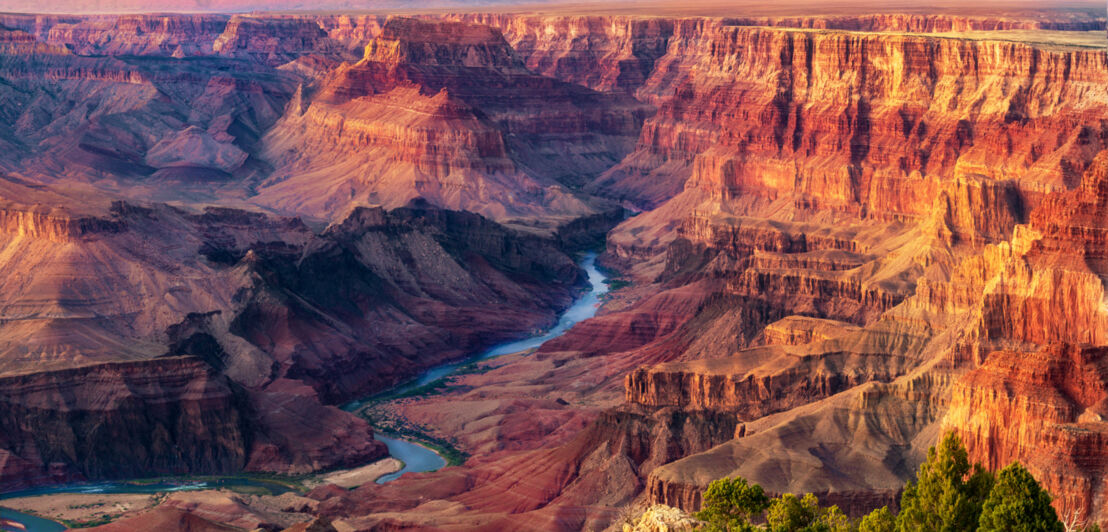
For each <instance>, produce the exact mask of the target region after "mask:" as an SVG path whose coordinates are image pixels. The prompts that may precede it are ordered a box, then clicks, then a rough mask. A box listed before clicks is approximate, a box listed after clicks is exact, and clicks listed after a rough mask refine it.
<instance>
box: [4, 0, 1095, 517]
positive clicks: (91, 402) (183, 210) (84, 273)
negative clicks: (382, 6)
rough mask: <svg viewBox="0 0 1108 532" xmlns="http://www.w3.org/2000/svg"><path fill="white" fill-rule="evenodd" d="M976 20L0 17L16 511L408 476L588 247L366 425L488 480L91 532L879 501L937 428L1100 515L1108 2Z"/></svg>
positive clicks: (1070, 510)
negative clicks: (396, 465)
mask: <svg viewBox="0 0 1108 532" xmlns="http://www.w3.org/2000/svg"><path fill="white" fill-rule="evenodd" d="M990 9H991V8H989V7H988V6H985V7H979V8H973V9H969V8H945V9H942V10H939V11H938V12H935V13H921V12H916V11H914V10H907V11H905V10H900V11H898V10H895V9H887V10H884V11H881V12H876V13H875V12H866V13H856V12H850V11H849V10H846V11H844V12H842V13H831V14H828V15H823V16H805V15H794V14H791V13H790V14H781V15H775V14H772V13H765V11H764V10H763V11H751V12H750V13H730V12H728V13H722V14H720V15H719V16H670V14H669V12H668V11H667V12H659V13H638V12H636V13H620V14H611V15H606V14H597V13H588V14H576V13H559V12H551V13H546V14H526V13H524V14H514V13H504V12H490V13H464V14H431V13H424V14H420V15H418V16H389V15H341V14H320V15H308V14H302V15H269V14H249V15H246V14H239V15H221V14H198V15H88V16H80V15H19V14H6V15H0V80H2V82H0V116H2V117H3V120H0V148H2V149H0V288H2V289H0V294H2V295H0V316H2V319H0V332H2V333H3V334H0V338H2V340H0V404H2V405H3V407H2V408H0V490H11V489H18V488H23V487H27V486H36V485H43V484H51V483H60V482H70V481H77V480H95V479H112V478H131V477H140V476H151V475H161V474H201V473H203V474H223V473H227V474H232V473H239V472H244V471H247V472H265V473H278V474H306V473H311V472H315V471H320V470H326V469H337V468H347V467H355V466H360V465H363V464H365V463H367V462H369V461H372V460H374V459H377V458H380V457H383V456H384V455H385V454H386V450H385V449H384V448H383V446H382V445H381V444H379V443H377V442H376V441H374V440H373V438H372V434H373V428H372V427H371V426H370V425H369V424H368V423H367V421H366V419H363V418H362V417H359V416H357V415H353V414H351V413H347V412H344V411H342V410H340V409H338V408H336V406H335V405H338V404H343V403H345V402H347V401H350V400H353V399H357V398H363V397H367V396H372V395H375V394H377V393H379V392H382V391H385V390H388V389H390V388H391V387H393V386H395V385H396V384H397V383H400V382H402V381H404V380H406V379H408V378H410V377H412V376H414V375H416V374H418V373H419V372H421V371H422V370H423V369H426V368H428V367H431V366H433V365H436V364H440V363H443V362H447V361H451V360H454V359H458V358H460V357H463V356H465V355H466V354H468V353H472V352H475V351H478V350H480V349H482V348H484V347H486V346H489V345H491V344H494V343H496V342H498V341H502V340H504V339H509V338H516V337H521V336H525V335H528V334H530V333H532V332H533V331H535V330H538V329H541V328H543V327H546V326H549V325H552V324H553V323H554V320H555V317H556V316H557V314H558V312H559V311H560V310H562V309H564V308H565V307H567V306H568V305H569V304H570V302H571V301H572V300H573V298H574V295H575V294H577V293H579V291H580V290H582V289H583V286H584V283H585V279H584V276H583V273H582V272H581V270H580V269H579V268H578V267H577V266H576V265H575V264H574V256H575V253H577V252H579V251H581V250H583V249H586V248H588V247H590V246H596V245H597V244H598V243H599V242H601V241H604V240H605V238H606V247H605V251H604V253H603V254H602V255H601V256H600V259H599V260H600V262H601V263H602V264H603V265H604V266H605V267H606V268H608V270H610V271H611V272H612V274H613V275H614V276H617V277H618V279H619V281H620V282H619V283H618V284H615V285H613V286H614V287H618V289H616V290H614V291H613V292H612V293H611V295H610V296H608V297H606V299H605V300H604V301H603V304H602V306H601V308H600V311H599V312H598V314H597V316H596V317H594V318H591V319H589V320H586V321H584V322H581V323H579V324H578V325H577V326H576V327H574V328H573V329H571V330H570V331H569V332H567V333H566V334H564V335H562V336H559V337H557V338H555V339H554V340H551V341H549V342H547V343H546V344H544V345H543V346H542V347H541V348H539V349H538V350H537V351H536V352H534V353H530V354H516V355H509V356H505V357H502V358H499V359H496V360H494V361H490V362H486V363H484V364H482V365H481V366H479V368H478V370H477V371H474V372H470V373H467V374H465V375H462V376H458V377H455V378H453V379H452V380H450V381H448V382H447V384H446V385H445V387H444V388H442V389H441V390H439V391H440V393H437V394H433V395H425V396H416V397H409V398H403V399H396V400H385V401H382V402H379V403H377V404H375V405H374V406H373V408H374V409H375V410H374V412H375V415H382V414H383V415H386V416H387V417H389V418H390V419H398V420H403V422H404V423H406V424H407V425H408V426H411V427H416V428H418V430H419V431H420V432H422V433H425V434H427V435H429V436H431V437H434V438H436V439H438V440H439V441H444V442H448V443H449V444H450V445H452V446H454V447H456V448H457V449H458V450H460V451H462V452H464V453H467V454H468V455H469V458H468V460H466V461H465V463H464V464H462V465H460V466H456V467H449V468H446V469H444V470H441V471H438V472H434V473H423V474H416V475H406V476H405V477H403V478H401V479H399V480H397V481H394V482H390V483H388V484H384V485H376V484H367V485H363V486H361V487H358V488H355V489H353V490H347V489H345V488H338V487H335V486H322V487H318V488H316V489H314V490H312V491H311V492H310V493H308V494H307V496H306V498H298V499H297V500H298V502H297V504H296V505H294V506H296V508H297V509H296V511H294V512H291V513H292V514H296V515H297V516H298V517H295V518H289V517H288V516H285V517H281V518H280V519H276V520H273V519H270V517H271V516H272V515H274V514H272V512H270V510H269V509H267V508H268V507H263V506H264V505H261V506H259V504H261V503H259V502H258V500H253V499H250V500H248V499H247V498H240V497H230V498H229V496H226V495H211V494H209V495H205V494H199V495H196V496H194V497H193V496H188V497H176V498H172V499H171V500H170V501H169V502H167V503H165V504H163V505H161V506H159V507H157V508H155V509H152V510H148V511H143V512H139V513H137V514H134V515H126V516H124V517H123V519H122V520H121V521H118V522H116V523H113V524H112V525H109V529H136V528H151V527H156V528H165V527H171V528H172V527H178V528H181V529H185V528H189V527H193V528H199V529H213V530H230V529H235V528H243V527H246V528H251V527H256V526H263V525H264V526H265V527H268V528H275V529H280V528H283V527H285V526H287V525H289V524H291V523H293V522H299V523H300V524H296V525H293V528H292V529H295V530H303V529H309V528H311V527H316V528H319V527H324V526H325V525H326V524H328V523H330V524H332V525H333V526H334V527H335V529H342V530H347V529H349V530H369V529H391V528H430V529H438V530H442V529H459V530H460V529H473V528H476V527H484V528H495V529H518V530H535V529H557V530H578V529H603V528H605V527H608V526H611V525H613V524H616V523H617V522H618V520H619V518H620V515H621V512H623V511H624V509H625V508H628V507H631V506H634V507H645V506H652V505H666V506H671V507H675V508H679V509H681V510H685V511H694V510H696V509H697V507H698V505H699V502H700V501H699V496H700V495H699V494H700V492H701V490H702V489H703V488H704V487H705V486H707V484H708V483H709V482H711V481H712V480H714V479H716V478H720V477H724V476H731V475H742V476H744V477H746V478H748V479H750V480H752V481H754V482H758V483H760V484H761V485H763V486H764V487H765V488H766V489H767V490H768V491H770V492H773V493H782V492H814V493H816V494H817V495H819V497H820V499H821V501H824V502H828V503H834V504H839V505H840V506H841V507H842V508H843V509H844V510H846V511H847V512H848V513H853V514H858V513H862V512H867V511H868V510H870V509H872V508H874V507H877V506H881V505H885V504H892V505H894V506H895V504H896V501H897V499H898V491H897V490H898V489H899V488H900V487H901V486H903V484H904V482H905V481H906V480H909V479H911V478H912V476H913V475H914V472H915V470H916V468H917V467H918V464H919V463H920V461H921V460H922V458H923V456H924V454H925V452H926V449H927V448H928V446H930V445H932V444H933V443H934V442H935V441H936V440H937V438H938V437H939V435H940V434H942V433H943V432H944V431H948V430H952V431H955V432H958V433H959V434H960V435H961V436H962V438H963V440H964V441H965V442H966V443H967V447H968V448H969V450H970V453H971V455H972V457H973V458H974V459H976V460H979V461H981V462H983V463H985V464H986V465H988V466H989V467H990V468H1000V467H1003V466H1005V465H1006V464H1007V463H1009V462H1010V461H1012V460H1020V461H1022V462H1023V463H1024V464H1025V465H1026V466H1027V467H1028V468H1029V470H1031V472H1032V473H1033V474H1035V476H1036V477H1037V478H1039V479H1040V480H1041V481H1042V483H1043V484H1044V486H1045V487H1046V488H1047V489H1048V490H1049V491H1051V493H1052V494H1053V495H1054V496H1055V506H1056V507H1057V508H1058V510H1059V511H1060V514H1061V515H1064V516H1067V518H1070V517H1072V520H1075V521H1089V522H1099V523H1101V524H1108V506H1105V505H1104V504H1103V501H1104V493H1105V490H1106V489H1108V486H1105V485H1104V483H1103V476H1104V472H1105V464H1106V463H1108V461H1106V460H1108V459H1106V458H1105V452H1104V447H1105V445H1104V443H1105V437H1106V436H1105V434H1108V428H1106V427H1108V424H1106V422H1105V421H1104V419H1103V416H1105V415H1108V414H1106V412H1105V405H1104V403H1105V397H1108V395H1106V394H1108V391H1106V390H1108V388H1106V385H1105V383H1106V382H1108V381H1106V380H1105V379H1106V378H1108V376H1106V374H1105V371H1104V368H1105V367H1106V366H1105V364H1106V363H1108V362H1106V358H1105V350H1106V349H1108V303H1106V302H1108V297H1106V295H1105V281H1106V279H1108V225H1106V220H1108V212H1106V209H1108V207H1106V205H1108V52H1106V48H1108V46H1106V44H1105V41H1104V36H1105V33H1104V32H1105V16H1104V11H1103V6H1100V5H1098V6H1095V9H1094V8H1092V7H1090V8H1083V7H1072V8H1027V9H1021V10H1009V11H1004V12H1001V11H997V10H992V11H990ZM555 11H556V10H555ZM625 209H626V211H630V213H631V214H633V216H629V217H626V218H625V217H624V215H625ZM301 499H302V500H301ZM285 513H289V512H285ZM309 521H310V523H311V524H310V525H309Z"/></svg>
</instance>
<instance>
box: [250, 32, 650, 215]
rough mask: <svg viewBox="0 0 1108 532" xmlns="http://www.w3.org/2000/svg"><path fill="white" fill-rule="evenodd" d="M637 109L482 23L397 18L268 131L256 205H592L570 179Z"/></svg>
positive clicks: (620, 146) (581, 208)
mask: <svg viewBox="0 0 1108 532" xmlns="http://www.w3.org/2000/svg"><path fill="white" fill-rule="evenodd" d="M301 94H302V95H304V94H306V92H302V93H301ZM641 119H642V107H641V106H640V105H638V104H637V103H635V102H633V101H632V100H630V99H629V98H626V97H617V96H613V95H604V94H598V93H595V92H592V91H589V90H587V89H583V88H581V87H578V86H574V85H569V84H566V83H563V82H559V81H556V80H553V79H550V78H544V77H540V76H537V75H534V74H532V73H530V72H529V71H528V70H526V69H525V68H524V67H523V65H522V64H521V62H520V61H519V60H518V59H517V58H516V57H515V55H514V52H513V51H512V49H511V48H510V47H509V45H508V44H507V42H506V41H505V40H504V38H503V37H502V36H501V35H500V33H499V32H497V31H496V30H493V29H490V28H489V27H487V26H479V25H467V24H463V23H456V22H428V21H418V20H414V19H403V18H396V19H392V20H390V21H389V22H388V23H387V24H386V25H385V27H384V28H383V30H382V33H381V34H380V35H379V36H378V37H376V38H375V39H374V40H373V41H371V42H370V44H368V45H367V46H366V51H365V58H364V59H363V60H362V61H360V62H358V63H356V64H353V65H346V66H342V67H340V68H338V69H337V70H336V71H335V72H334V73H333V74H332V75H330V76H329V78H328V79H327V80H326V82H325V83H323V84H322V85H321V86H320V87H319V88H318V89H317V90H316V91H315V94H314V95H313V96H311V98H310V100H309V99H308V98H307V97H306V96H302V99H301V100H299V101H298V102H294V105H291V106H290V107H289V111H288V113H287V114H286V116H285V117H284V118H283V119H282V120H281V122H280V123H279V124H278V125H277V126H276V127H275V128H274V129H273V130H272V131H271V132H270V133H269V135H268V136H267V137H266V139H265V144H266V149H265V157H266V159H267V160H269V161H270V162H271V163H272V164H273V165H274V166H275V167H276V168H277V169H276V170H275V172H274V174H273V176H272V177H270V178H269V180H267V181H266V182H265V183H263V185H262V187H261V188H260V189H259V190H260V196H259V201H261V202H264V203H266V204H268V205H273V206H274V207H277V208H281V209H286V210H291V211H297V212H305V213H309V214H313V215H316V216H318V215H320V213H323V212H338V211H341V210H342V209H343V208H345V207H347V206H349V205H357V204H378V205H384V206H390V207H391V206H398V205H403V204H404V203H406V202H407V201H409V200H410V199H412V198H413V197H421V198H423V199H426V200H427V201H430V202H431V203H433V204H435V205H439V206H443V207H447V208H454V209H466V210H471V211H474V212H479V213H482V214H484V215H487V216H490V217H492V218H494V219H498V220H509V219H516V218H537V217H542V215H545V216H546V217H555V218H557V217H561V218H562V220H563V221H564V220H566V219H568V218H569V217H576V216H581V215H585V214H589V213H593V212H596V211H597V209H598V207H597V206H594V205H592V204H591V202H589V201H588V200H587V199H585V198H582V197H578V196H577V195H575V194H574V193H572V192H571V191H570V190H569V189H568V188H567V185H568V186H573V185H576V184H580V183H582V182H585V181H588V180H589V179H590V178H591V177H592V176H595V175H597V174H599V173H600V171H602V170H603V169H605V168H607V167H608V166H610V165H612V164H614V163H615V161H617V160H618V159H619V158H621V157H622V156H623V154H625V153H626V152H627V151H628V150H629V149H630V142H631V140H632V138H633V136H634V135H636V134H637V132H638V126H639V124H640V123H641ZM352 153H354V154H357V156H355V157H351V154H352Z"/></svg>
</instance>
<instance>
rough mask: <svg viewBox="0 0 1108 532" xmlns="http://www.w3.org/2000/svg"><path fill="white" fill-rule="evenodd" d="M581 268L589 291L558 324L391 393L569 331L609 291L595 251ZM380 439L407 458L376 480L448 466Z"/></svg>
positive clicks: (414, 447)
mask: <svg viewBox="0 0 1108 532" xmlns="http://www.w3.org/2000/svg"><path fill="white" fill-rule="evenodd" d="M581 268H582V269H583V270H585V273H587V274H588V278H589V291H588V292H586V293H585V294H584V295H582V296H581V297H580V298H579V299H577V301H575V302H574V303H573V305H572V306H570V307H569V308H568V309H566V311H565V312H564V313H562V316H561V318H559V319H558V324H557V325H555V326H554V327H553V328H552V329H550V330H549V331H546V332H544V333H542V334H537V335H535V336H530V337H527V338H524V339H522V340H515V341H512V342H507V343H503V344H500V345H496V346H493V347H491V348H489V349H488V350H485V351H482V352H480V353H478V354H477V355H474V356H473V357H470V358H468V359H465V360H461V361H458V362H451V363H448V364H442V365H440V366H435V367H433V368H431V369H428V370H427V371H424V372H423V373H422V374H420V375H419V376H418V377H416V378H414V379H412V380H411V381H409V382H407V383H405V384H401V385H400V386H397V387H396V388H394V389H392V390H390V391H389V393H390V394H404V393H406V392H410V391H412V390H414V389H416V388H419V387H421V386H425V385H427V384H430V383H432V382H435V381H437V380H439V379H441V378H443V377H446V376H449V375H450V374H452V373H454V372H456V371H458V369H459V368H461V367H462V366H465V365H467V364H469V363H472V362H474V361H479V360H488V359H490V358H496V357H498V356H502V355H510V354H512V353H518V352H520V351H525V350H527V349H534V348H537V347H539V346H541V345H542V344H544V343H546V342H548V341H550V340H553V339H554V338H557V337H559V336H561V335H563V334H565V332H566V331H568V330H569V329H570V328H572V327H573V326H574V325H576V324H577V323H578V322H581V321H584V320H587V319H589V318H591V317H593V316H595V315H596V310H597V309H598V308H599V307H600V297H601V296H603V295H604V294H605V293H607V292H608V278H607V277H606V276H605V275H604V274H603V273H601V271H600V270H599V269H597V267H596V253H588V254H586V255H585V256H584V258H583V259H582V260H581ZM364 404H365V401H355V402H353V403H350V404H348V405H346V406H345V407H343V408H344V409H345V410H356V409H358V408H359V407H361V406H362V405H364ZM375 438H376V439H377V440H379V441H382V442H384V443H385V445H386V446H387V447H388V448H389V455H390V456H392V457H393V458H396V459H397V460H400V461H401V462H404V468H403V469H401V470H400V471H397V472H395V473H391V474H388V475H385V476H383V477H381V478H379V479H377V482H378V483H379V484H381V483H385V482H389V481H391V480H396V479H398V478H400V477H401V476H403V475H404V474H405V473H421V472H425V471H435V470H438V469H441V468H442V467H444V466H446V460H445V459H443V457H442V456H439V454H438V453H436V452H435V451H433V450H431V449H429V448H427V447H424V446H423V445H420V444H419V443H416V442H414V441H411V440H407V439H404V437H403V436H397V435H390V436H382V435H377V436H376V437H375Z"/></svg>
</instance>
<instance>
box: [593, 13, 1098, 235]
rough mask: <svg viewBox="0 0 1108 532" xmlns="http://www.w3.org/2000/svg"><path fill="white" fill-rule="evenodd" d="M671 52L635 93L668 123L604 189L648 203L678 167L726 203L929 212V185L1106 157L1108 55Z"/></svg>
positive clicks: (759, 46) (1024, 174)
mask: <svg viewBox="0 0 1108 532" xmlns="http://www.w3.org/2000/svg"><path fill="white" fill-rule="evenodd" d="M669 50H670V52H669V53H667V55H666V56H663V57H662V58H660V59H658V60H657V61H656V62H655V65H656V66H655V69H654V72H653V73H652V75H651V77H650V79H648V80H647V82H646V83H645V84H644V85H643V87H642V88H641V89H639V92H638V95H639V97H640V98H643V99H646V100H648V101H651V102H655V103H657V105H658V106H659V110H658V114H657V115H656V116H655V117H653V118H652V119H650V120H648V121H647V123H646V124H645V125H644V127H643V133H642V135H641V137H640V140H639V146H638V149H637V151H636V152H635V154H633V155H632V156H631V157H629V158H628V159H627V161H626V162H625V163H623V164H622V165H620V166H617V167H616V168H614V169H613V170H611V171H609V172H608V174H607V175H606V177H604V178H602V179H601V180H600V181H599V182H598V184H597V185H596V186H599V187H603V188H602V189H601V190H606V191H609V192H611V193H613V194H617V195H621V197H624V196H626V197H636V198H638V200H639V201H640V202H642V203H643V204H645V205H653V204H656V203H657V202H658V201H660V200H664V199H666V197H667V195H666V193H669V194H672V193H673V192H674V191H675V190H676V189H674V188H670V189H669V190H668V191H665V190H662V189H660V188H658V186H657V185H655V184H651V183H653V182H654V181H655V180H661V179H665V178H664V177H663V176H666V175H673V176H674V177H672V178H668V180H667V182H669V183H674V180H675V179H676V180H677V182H679V181H680V179H681V177H683V175H686V174H683V173H682V171H680V170H679V169H682V168H684V169H687V170H685V171H688V172H690V174H687V175H689V176H690V177H689V181H688V183H687V185H686V188H688V189H696V190H701V191H703V192H705V193H707V194H709V195H711V196H712V197H713V198H717V199H719V200H728V199H730V198H734V197H738V196H739V195H751V194H753V195H758V196H763V197H767V198H770V199H773V198H778V197H788V198H789V199H790V200H791V201H792V202H793V203H795V204H797V205H798V206H803V207H805V208H812V209H820V208H833V209H844V210H848V211H851V212H855V213H859V214H865V215H867V216H882V217H889V216H903V215H920V214H923V213H924V212H925V211H924V208H927V207H930V205H931V203H932V201H931V200H932V197H931V194H933V191H934V187H932V186H930V182H931V180H933V179H938V178H949V177H951V176H953V177H958V176H967V175H971V174H982V175H985V176H987V177H990V178H992V179H997V180H1002V179H1004V180H1006V179H1017V180H1018V181H1019V182H1020V183H1021V185H1022V188H1024V189H1030V190H1040V189H1041V188H1042V187H1043V186H1053V187H1058V186H1062V185H1072V184H1074V183H1075V182H1076V177H1077V176H1079V175H1080V173H1081V172H1082V171H1083V170H1084V168H1085V165H1087V162H1088V160H1089V158H1090V157H1091V155H1092V154H1093V153H1095V152H1096V151H1097V150H1099V149H1100V146H1102V144H1101V142H1102V140H1100V139H1102V138H1103V129H1104V124H1103V119H1102V117H1103V116H1104V115H1105V113H1104V111H1103V103H1098V101H1097V97H1096V96H1094V95H1095V94H1097V89H1095V88H1094V87H1100V86H1102V85H1103V83H1104V80H1105V78H1106V77H1108V68H1106V67H1105V65H1104V61H1103V54H1102V53H1101V52H1096V51H1086V50H1081V49H1076V48H1075V49H1071V50H1062V51H1056V50H1047V49H1042V48H1037V47H1035V46H1033V45H1028V44H1019V43H1012V42H1000V41H985V40H981V41H974V40H959V39H935V38H928V37H922V36H920V37H917V36H905V35H895V36H894V35H875V34H862V33H849V32H838V31H789V30H782V29H766V28H754V27H743V26H734V25H729V24H728V23H727V22H726V21H709V20H687V21H682V22H680V23H678V24H677V25H676V27H675V29H674V36H673V38H672V39H670V42H669ZM844 72H845V73H849V74H848V75H847V76H840V73H844ZM1013 77H1015V78H1020V79H1027V83H1021V84H1018V85H1013V84H1010V83H1008V80H1010V79H1013ZM966 84H968V85H966ZM970 94H973V95H974V96H972V97H970V96H969V95H970ZM1082 102H1085V103H1082ZM955 115H957V116H961V117H963V118H960V119H953V118H951V117H953V116H955ZM817 124H818V127H816V125H817ZM1059 131H1064V132H1067V133H1066V134H1063V135H1061V136H1059V135H1058V134H1057V133H1056V132H1059ZM655 169H658V173H657V174H654V173H653V172H654V171H655ZM650 176H655V177H650ZM623 182H626V186H624V185H620V183H623ZM643 187H651V188H643ZM640 188H642V191H641V192H636V191H637V190H638V189H640ZM624 189H626V190H624ZM628 195H630V196H628Z"/></svg>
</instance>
